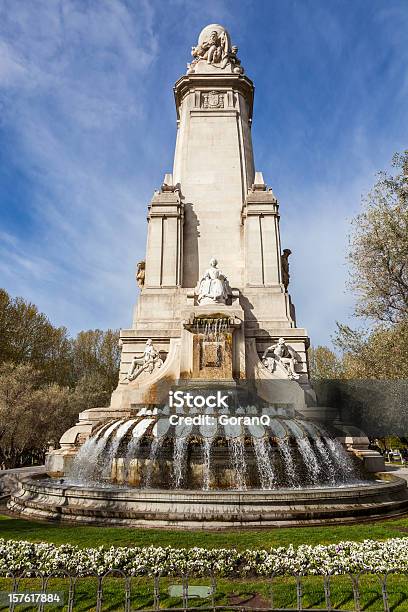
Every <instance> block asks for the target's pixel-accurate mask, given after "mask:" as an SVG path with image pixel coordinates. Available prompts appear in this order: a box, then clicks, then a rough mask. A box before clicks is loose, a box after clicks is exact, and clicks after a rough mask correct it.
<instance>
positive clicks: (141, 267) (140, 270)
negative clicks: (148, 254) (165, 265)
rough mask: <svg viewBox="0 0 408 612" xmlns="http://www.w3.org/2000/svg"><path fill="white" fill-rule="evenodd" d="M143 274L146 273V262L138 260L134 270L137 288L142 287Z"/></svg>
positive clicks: (143, 282)
mask: <svg viewBox="0 0 408 612" xmlns="http://www.w3.org/2000/svg"><path fill="white" fill-rule="evenodd" d="M145 274H146V262H145V261H144V260H142V261H139V262H138V264H137V270H136V282H137V286H138V287H139V289H143V287H144V284H145Z"/></svg>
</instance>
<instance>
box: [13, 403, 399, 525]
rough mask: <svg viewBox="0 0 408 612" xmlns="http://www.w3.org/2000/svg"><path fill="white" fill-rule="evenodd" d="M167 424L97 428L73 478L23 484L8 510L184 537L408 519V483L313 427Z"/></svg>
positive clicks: (148, 421)
mask: <svg viewBox="0 0 408 612" xmlns="http://www.w3.org/2000/svg"><path fill="white" fill-rule="evenodd" d="M249 413H250V411H249ZM246 414H248V412H247V413H246ZM161 416H162V415H161ZM161 416H159V415H158V414H154V413H153V412H151V413H148V411H146V410H143V411H142V414H140V413H139V414H138V415H136V416H134V417H133V418H130V419H117V420H113V421H110V422H107V423H105V424H103V425H101V426H100V427H99V428H98V429H97V430H96V431H95V432H94V433H93V435H92V436H91V437H90V438H89V439H88V440H87V441H86V443H85V444H84V445H83V446H82V447H81V448H80V450H79V452H78V453H77V455H76V457H75V459H74V461H73V463H72V466H71V471H70V474H69V475H67V477H65V478H60V479H58V478H49V477H44V476H35V477H25V478H21V479H20V482H19V487H18V489H17V490H16V491H14V493H13V494H12V496H11V499H10V501H9V504H8V506H9V508H10V509H11V510H12V511H13V512H16V513H19V514H20V515H22V516H26V517H31V518H40V519H50V520H57V521H67V522H79V523H86V524H92V523H94V524H110V525H116V524H118V525H119V524H122V525H132V526H148V527H165V526H171V527H175V528H180V529H197V528H205V529H220V528H227V527H228V528H230V527H241V528H242V527H253V526H267V525H285V524H287V525H293V524H304V523H307V524H313V523H322V522H324V523H327V522H339V521H340V522H347V521H355V520H362V519H364V518H373V517H377V516H378V517H380V516H384V515H387V516H390V515H396V514H399V513H402V512H406V511H407V508H408V500H407V487H406V482H405V481H403V480H401V479H399V478H396V477H394V476H392V475H390V474H377V475H376V476H375V477H373V476H372V475H370V477H368V476H367V475H364V474H362V473H361V471H360V470H359V469H358V467H357V464H356V463H355V461H354V460H353V458H352V457H351V456H350V455H349V454H348V453H347V451H345V449H344V448H343V446H342V445H341V444H340V443H339V442H338V441H337V440H336V439H335V438H334V437H331V436H330V435H329V434H328V432H327V431H326V430H325V429H324V428H322V427H321V426H320V425H318V424H316V423H314V422H313V423H312V422H311V421H307V420H305V419H302V418H284V417H280V416H279V417H277V416H274V417H273V418H271V419H270V421H269V423H268V424H267V425H265V424H256V423H254V421H253V420H250V421H249V422H248V423H246V422H244V421H245V420H244V419H239V418H237V420H236V421H234V419H232V420H229V421H228V423H226V424H225V425H222V424H220V423H219V422H218V421H217V422H216V423H215V424H214V423H210V424H209V423H199V424H186V423H178V424H177V425H174V424H171V423H170V422H169V420H168V419H167V420H166V419H163V418H161ZM236 416H237V417H239V416H240V415H239V414H237V415H236ZM241 416H245V414H244V415H241Z"/></svg>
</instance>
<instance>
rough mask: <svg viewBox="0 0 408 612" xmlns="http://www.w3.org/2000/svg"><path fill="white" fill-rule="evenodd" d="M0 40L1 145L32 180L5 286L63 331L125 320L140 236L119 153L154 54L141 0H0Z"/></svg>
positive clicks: (140, 203) (140, 111)
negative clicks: (4, 137) (4, 141)
mask: <svg viewBox="0 0 408 612" xmlns="http://www.w3.org/2000/svg"><path fill="white" fill-rule="evenodd" d="M0 40H1V48H0V52H1V57H2V59H1V61H0V103H1V104H2V107H3V126H5V127H6V128H7V130H8V134H13V136H14V140H13V142H9V143H8V154H9V156H10V157H11V158H12V161H13V163H14V165H15V167H17V168H18V169H19V170H20V171H22V172H24V173H25V174H28V176H29V177H31V178H32V179H33V181H34V183H35V189H33V191H32V193H31V194H29V201H27V203H26V206H27V212H28V213H29V214H30V215H31V216H32V217H34V221H35V222H34V223H31V224H27V227H29V231H30V233H29V234H28V235H27V234H26V233H25V232H24V226H25V219H24V217H22V218H21V219H20V223H21V235H20V236H17V237H15V238H14V239H13V240H10V235H8V240H7V241H6V242H5V243H4V244H5V246H4V248H1V250H0V260H1V270H2V273H3V274H2V276H3V278H4V280H5V283H6V286H7V288H8V289H9V291H10V292H12V293H13V294H19V295H23V296H24V297H27V298H29V299H31V300H32V301H34V302H36V303H38V305H39V307H40V308H41V309H43V310H44V311H45V312H47V313H48V314H51V313H52V317H54V319H55V322H56V323H58V324H68V326H69V327H70V328H71V329H72V331H76V329H80V328H82V327H85V326H88V327H91V326H96V325H99V326H107V325H109V324H110V325H118V324H119V321H121V322H122V325H123V326H126V324H127V323H128V322H129V321H130V314H131V313H130V310H131V303H132V301H134V298H135V295H134V294H135V290H134V289H133V286H132V283H133V279H132V277H133V266H134V262H135V261H137V258H138V257H139V256H140V255H141V254H142V252H143V249H144V236H145V227H144V224H143V225H142V224H140V223H138V217H139V212H141V211H142V210H143V209H144V207H145V201H144V199H143V200H140V199H139V197H140V196H139V197H138V194H139V192H140V175H138V171H139V172H140V171H142V169H141V168H140V169H139V168H138V167H137V166H138V165H137V163H136V161H137V160H135V164H134V171H133V172H130V171H129V168H130V163H129V159H126V158H128V157H129V147H130V146H131V143H130V142H129V123H130V122H138V121H139V122H141V121H142V119H143V117H144V112H145V99H144V90H143V87H141V84H142V83H143V79H144V77H145V76H146V73H147V71H148V70H149V69H150V68H151V66H152V65H153V63H154V62H155V59H156V56H157V40H156V36H155V33H154V29H153V12H152V9H151V6H150V3H149V2H138V3H137V12H135V11H130V10H129V9H128V8H127V5H126V4H125V3H123V2H116V1H115V2H111V1H109V0H98V2H93V3H83V2H82V1H80V0H77V1H76V0H63V1H59V2H51V3H50V2H48V1H45V0H43V1H41V0H40V1H39V2H36V3H16V2H14V0H12V1H11V2H2V3H0ZM121 143H123V144H121ZM122 148H123V149H122ZM136 150H137V148H136ZM122 153H124V154H125V155H126V158H125V156H124V155H122ZM122 159H124V161H125V162H126V163H127V164H128V166H129V167H128V168H124V169H123V168H121V162H122ZM124 165H125V164H124ZM4 206H8V204H7V202H5V203H4ZM9 206H11V203H10V205H9ZM135 213H136V214H135ZM143 218H144V214H143V213H142V219H143ZM33 228H35V233H34V230H33ZM135 239H136V243H135ZM119 275H120V276H119ZM115 294H116V296H117V300H116V299H115V298H114V299H112V296H115ZM74 301H75V305H74V304H73V302H74ZM118 303H119V304H124V303H126V308H125V307H124V306H123V305H122V306H118ZM116 309H118V310H119V312H116ZM120 310H122V312H120Z"/></svg>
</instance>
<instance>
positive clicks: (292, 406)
mask: <svg viewBox="0 0 408 612" xmlns="http://www.w3.org/2000/svg"><path fill="white" fill-rule="evenodd" d="M237 52H238V49H237V47H235V46H233V45H232V44H231V39H230V35H229V33H228V32H227V31H226V30H225V28H223V27H222V26H220V25H218V24H211V25H209V26H207V27H206V28H204V29H203V31H202V32H201V34H200V36H199V38H198V43H197V45H195V46H194V47H193V48H192V56H193V60H192V61H191V63H190V64H188V69H187V73H186V74H185V75H184V76H182V77H181V78H180V79H179V80H178V81H177V82H176V84H175V87H174V98H175V106H176V114H177V140H176V147H175V153H174V165H173V170H172V172H171V173H170V172H168V173H166V174H165V177H164V180H163V184H162V186H161V188H160V189H159V190H158V191H155V192H154V195H153V198H152V200H151V202H150V203H149V205H148V228H147V244H146V256H145V259H144V260H143V261H141V262H139V263H138V268H137V275H136V279H137V284H138V287H139V289H140V294H139V296H138V300H137V304H136V306H135V309H134V315H133V321H132V324H131V326H130V327H129V328H128V329H122V330H121V334H120V338H121V340H120V342H121V347H122V357H121V364H120V375H119V383H118V387H117V389H116V390H115V391H114V393H113V395H112V399H111V404H110V406H109V407H106V408H96V409H91V410H86V411H84V412H83V413H81V415H80V417H79V422H78V423H77V425H75V426H74V427H72V428H71V429H70V430H68V431H67V432H66V433H65V434H64V435H63V436H62V438H61V441H60V443H61V448H60V449H58V450H55V451H53V452H52V453H50V455H49V456H48V462H47V466H48V472H49V473H50V474H51V475H54V476H55V475H63V474H64V473H66V468H67V465H68V464H69V463H70V462H71V461H72V458H73V457H74V456H75V455H76V453H77V452H78V448H79V447H80V446H81V444H83V442H84V441H85V440H86V439H87V438H88V437H89V436H90V435H91V434H92V432H93V431H95V428H96V427H98V426H100V424H101V423H103V422H107V421H108V420H109V419H113V418H116V419H117V418H129V417H130V416H132V415H134V414H135V411H137V410H138V409H140V407H142V406H157V405H162V404H164V403H165V402H166V400H167V398H168V394H169V390H170V389H171V388H172V387H173V386H174V385H178V384H187V383H189V382H191V381H204V380H207V381H217V382H224V383H235V384H240V382H248V381H250V382H251V384H252V385H253V388H254V393H256V395H257V396H258V397H259V398H260V399H261V400H262V401H264V402H267V403H268V404H269V405H273V406H274V407H276V408H278V409H279V407H283V408H285V409H288V410H292V411H296V413H297V414H300V415H303V416H305V417H319V418H320V419H321V420H327V419H329V418H330V414H328V413H322V411H321V410H320V409H318V408H317V407H316V401H315V400H316V398H315V394H314V391H313V389H312V387H311V385H310V382H309V374H308V361H307V349H308V346H309V338H308V334H307V332H306V330H305V329H304V328H303V327H299V326H298V325H297V322H296V316H295V307H294V304H293V302H292V299H291V296H290V294H289V292H288V284H289V265H288V256H289V255H290V253H291V251H290V250H289V249H285V250H284V251H282V248H281V238H280V231H279V218H280V210H279V204H278V200H277V199H276V197H275V195H274V193H273V191H272V189H271V188H270V187H268V186H267V184H266V183H265V180H264V178H263V175H262V172H260V171H255V165H254V155H253V147H252V137H251V127H252V110H253V99H254V86H253V83H252V81H251V80H250V79H249V78H248V77H247V76H245V74H244V69H243V67H242V66H241V62H240V60H239V59H238V56H237ZM360 442H361V446H362V448H365V447H366V446H367V443H366V440H363V441H360Z"/></svg>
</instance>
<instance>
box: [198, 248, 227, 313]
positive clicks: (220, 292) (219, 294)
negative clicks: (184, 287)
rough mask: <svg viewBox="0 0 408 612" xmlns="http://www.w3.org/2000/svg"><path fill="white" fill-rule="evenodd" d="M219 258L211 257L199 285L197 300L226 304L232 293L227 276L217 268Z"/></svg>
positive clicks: (199, 301) (203, 302)
mask: <svg viewBox="0 0 408 612" xmlns="http://www.w3.org/2000/svg"><path fill="white" fill-rule="evenodd" d="M217 263H218V262H217V260H216V259H215V258H213V259H211V261H210V267H209V268H208V269H207V270H206V271H205V272H204V274H203V276H202V277H201V279H200V280H199V282H198V286H197V295H198V297H197V301H198V303H199V304H200V305H202V304H214V303H215V304H226V302H227V299H228V297H229V296H230V295H231V288H230V286H229V283H228V280H227V277H226V276H224V274H223V273H222V272H221V271H220V270H219V269H218V268H217Z"/></svg>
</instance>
